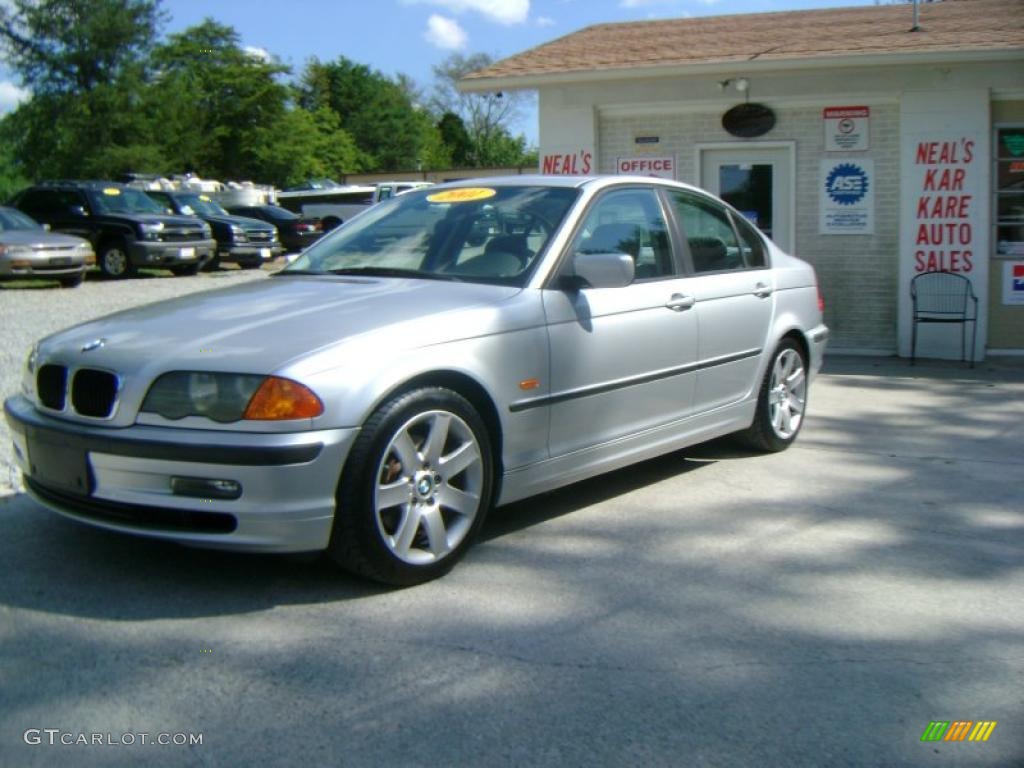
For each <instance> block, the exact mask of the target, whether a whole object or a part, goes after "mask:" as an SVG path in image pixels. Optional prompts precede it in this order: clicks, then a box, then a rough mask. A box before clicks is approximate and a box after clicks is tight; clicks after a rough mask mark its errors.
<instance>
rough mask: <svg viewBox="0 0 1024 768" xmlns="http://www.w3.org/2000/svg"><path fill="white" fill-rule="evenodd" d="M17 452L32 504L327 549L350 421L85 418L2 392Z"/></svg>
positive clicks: (176, 537)
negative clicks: (255, 424) (109, 422)
mask: <svg viewBox="0 0 1024 768" xmlns="http://www.w3.org/2000/svg"><path fill="white" fill-rule="evenodd" d="M4 413H5V416H6V418H7V423H8V424H9V425H10V428H11V433H12V436H13V439H14V455H15V460H16V461H17V462H18V465H19V466H20V468H21V470H22V472H23V473H24V475H25V485H26V488H27V490H28V492H29V493H30V494H31V495H32V496H33V498H35V499H36V500H37V501H38V502H39V503H41V504H43V505H44V506H46V507H48V508H50V509H53V510H54V511H56V512H59V513H61V514H62V515H65V516H67V517H70V518H73V519H75V520H79V521H82V522H85V523H89V524H91V525H95V526H99V527H102V528H108V529H111V530H116V531H122V532H125V533H133V534H140V535H145V536H151V537H156V538H162V539H169V540H173V541H177V542H180V543H183V544H189V545H193V546H205V547H215V548H218V549H237V550H249V551H264V552H306V551H312V550H320V549H325V548H326V547H327V545H328V542H329V540H330V534H331V527H332V525H333V522H334V510H335V490H336V487H337V484H338V478H339V476H340V473H341V467H342V465H343V464H344V462H345V458H346V457H347V455H348V451H349V448H350V447H351V444H352V441H353V440H354V439H355V435H356V434H357V431H358V430H356V429H331V430H318V431H310V432H296V433H253V432H226V431H219V430H194V429H179V428H166V427H152V426H143V425H134V426H131V427H127V428H121V429H116V428H110V427H93V426H89V425H82V424H78V423H71V422H66V421H63V420H60V419H55V418H52V417H50V416H47V415H45V414H41V413H39V412H38V411H37V410H36V409H35V408H34V407H33V406H32V404H31V402H29V401H28V400H27V399H26V398H24V397H22V396H20V395H18V396H15V397H12V398H10V399H8V400H7V401H6V402H5V403H4ZM172 478H185V479H190V480H191V479H195V480H200V481H201V480H204V479H206V480H228V481H233V482H235V483H238V485H239V486H240V487H241V493H240V495H239V497H238V498H237V499H220V498H197V497H193V496H189V495H179V494H177V493H175V492H174V491H173V490H172V484H171V480H172Z"/></svg>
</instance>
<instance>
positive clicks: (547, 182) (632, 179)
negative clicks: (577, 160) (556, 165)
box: [432, 173, 707, 194]
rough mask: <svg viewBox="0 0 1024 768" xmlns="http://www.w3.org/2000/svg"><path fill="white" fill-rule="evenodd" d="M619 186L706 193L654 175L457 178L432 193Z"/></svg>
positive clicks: (542, 175) (536, 174) (437, 186)
mask: <svg viewBox="0 0 1024 768" xmlns="http://www.w3.org/2000/svg"><path fill="white" fill-rule="evenodd" d="M620 184H650V185H652V186H662V187H668V188H671V189H685V190H689V191H692V192H701V193H703V194H707V192H706V191H705V190H702V189H700V188H699V187H695V186H693V185H692V184H686V183H684V182H681V181H673V180H672V179H662V178H658V177H654V176H627V175H621V176H619V175H591V176H550V175H544V174H539V173H535V174H523V175H519V176H488V177H484V178H478V179H459V180H458V181H451V182H445V183H443V184H438V185H436V186H435V187H433V188H432V191H436V190H438V189H443V188H448V187H452V188H454V187H508V186H516V187H521V186H541V187H562V188H565V187H568V188H576V189H582V188H600V187H608V186H615V185H620Z"/></svg>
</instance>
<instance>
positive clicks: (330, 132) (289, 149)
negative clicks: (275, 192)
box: [253, 107, 366, 187]
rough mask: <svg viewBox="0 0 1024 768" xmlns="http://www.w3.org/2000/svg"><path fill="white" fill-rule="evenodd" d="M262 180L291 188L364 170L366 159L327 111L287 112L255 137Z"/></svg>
mask: <svg viewBox="0 0 1024 768" xmlns="http://www.w3.org/2000/svg"><path fill="white" fill-rule="evenodd" d="M253 142H254V145H253V154H254V156H255V158H256V162H257V164H258V165H259V167H260V176H259V178H260V180H261V181H264V182H268V183H271V184H274V185H276V186H280V187H289V186H292V185H294V184H298V183H299V182H301V181H305V180H306V179H312V178H321V177H327V178H337V177H339V176H344V175H345V174H347V173H355V172H357V171H360V170H362V169H363V167H364V164H365V162H366V158H365V156H364V155H363V153H362V152H361V151H360V150H359V148H358V147H357V146H356V143H355V141H353V140H352V137H351V136H350V135H349V134H348V133H346V132H345V131H344V130H343V129H342V128H341V121H340V120H339V119H338V116H337V114H335V113H334V112H332V111H331V110H330V109H327V108H326V107H322V108H320V109H318V110H317V111H316V112H307V111H306V110H305V109H302V108H301V107H298V108H295V109H292V110H290V111H289V112H287V113H286V114H285V115H284V116H283V117H282V118H281V119H280V120H278V121H277V122H276V123H275V124H273V125H271V126H266V127H264V128H262V129H260V130H258V131H257V132H256V133H255V135H254V136H253Z"/></svg>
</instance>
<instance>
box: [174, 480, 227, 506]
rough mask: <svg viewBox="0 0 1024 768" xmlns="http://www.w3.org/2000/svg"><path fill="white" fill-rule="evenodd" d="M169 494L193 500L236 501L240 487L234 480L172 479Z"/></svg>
mask: <svg viewBox="0 0 1024 768" xmlns="http://www.w3.org/2000/svg"><path fill="white" fill-rule="evenodd" d="M171 493H173V494H174V495H175V496H189V497H191V498H193V499H227V500H229V501H230V500H233V499H237V498H238V497H239V496H241V495H242V485H241V483H237V482H235V481H234V480H212V479H210V478H208V477H172V478H171Z"/></svg>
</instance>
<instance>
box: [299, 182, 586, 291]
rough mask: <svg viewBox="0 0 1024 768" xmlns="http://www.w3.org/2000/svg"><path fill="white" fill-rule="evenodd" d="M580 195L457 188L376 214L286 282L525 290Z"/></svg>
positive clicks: (377, 209)
mask: <svg viewBox="0 0 1024 768" xmlns="http://www.w3.org/2000/svg"><path fill="white" fill-rule="evenodd" d="M578 194H579V192H578V191H577V190H576V189H572V188H568V187H537V186H533V187H531V186H522V187H519V186H516V187H506V186H494V187H486V186H480V187H454V188H449V189H441V190H437V189H428V190H422V191H419V192H408V193H406V194H404V195H401V196H399V197H395V198H393V199H391V200H388V201H387V202H383V203H380V204H378V205H376V206H374V207H373V208H370V209H369V210H367V211H366V212H365V213H363V214H361V215H359V216H357V217H355V218H353V219H352V220H351V221H349V222H348V223H347V224H345V225H344V226H342V227H341V228H339V229H337V230H335V231H334V232H333V233H332V234H330V235H328V236H327V237H325V238H323V239H322V240H320V241H319V242H318V243H316V244H315V245H313V246H311V247H310V248H309V249H308V250H306V251H305V252H304V253H303V254H302V255H301V256H299V258H298V259H296V260H295V261H294V262H293V263H292V264H291V265H290V266H289V267H287V268H286V269H284V270H283V271H282V272H281V273H280V274H282V275H287V274H289V273H294V272H299V273H309V272H314V273H327V272H330V273H343V274H344V273H347V274H358V273H365V274H374V273H376V274H387V275H403V276H404V275H408V276H412V277H425V278H431V279H451V280H470V281H478V282H496V283H503V284H510V285H522V284H524V283H525V282H526V278H527V277H528V275H529V273H530V271H531V270H532V268H533V266H534V265H535V264H536V263H537V261H538V259H539V257H540V255H541V253H542V252H543V251H544V248H545V247H546V246H547V244H548V242H549V241H550V239H551V236H552V235H553V234H554V233H555V232H556V231H557V229H558V228H559V226H561V224H562V220H563V219H564V218H565V215H566V213H567V212H568V211H569V208H570V207H571V206H572V204H573V203H574V202H575V200H576V198H577V196H578Z"/></svg>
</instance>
